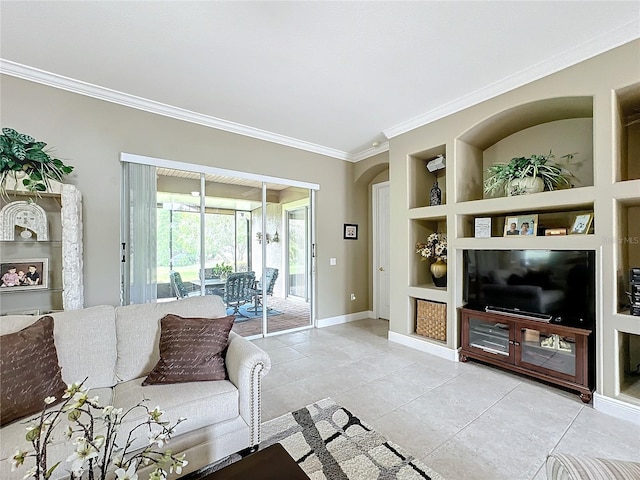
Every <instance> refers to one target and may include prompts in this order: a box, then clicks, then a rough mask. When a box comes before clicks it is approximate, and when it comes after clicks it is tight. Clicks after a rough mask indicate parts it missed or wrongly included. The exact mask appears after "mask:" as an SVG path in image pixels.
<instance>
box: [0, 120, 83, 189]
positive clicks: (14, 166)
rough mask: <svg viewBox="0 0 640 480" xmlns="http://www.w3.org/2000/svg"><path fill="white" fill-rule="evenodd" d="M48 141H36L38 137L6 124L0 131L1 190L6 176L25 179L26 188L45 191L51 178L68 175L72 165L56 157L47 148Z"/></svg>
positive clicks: (58, 179) (4, 186)
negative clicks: (45, 148)
mask: <svg viewBox="0 0 640 480" xmlns="http://www.w3.org/2000/svg"><path fill="white" fill-rule="evenodd" d="M46 145H47V144H46V143H45V142H37V141H36V140H35V138H33V137H30V136H29V135H25V134H24V133H19V132H17V131H15V130H14V129H12V128H3V129H2V135H0V193H1V194H2V195H5V196H6V194H7V192H6V180H7V178H8V177H13V179H14V180H15V181H16V186H17V185H18V181H19V180H20V179H22V184H23V185H24V186H25V187H26V188H27V190H29V191H31V192H35V193H39V192H46V191H47V190H48V189H49V188H50V183H49V182H50V181H51V180H55V181H58V182H61V181H62V180H63V179H64V176H65V175H68V174H70V173H71V172H72V171H73V167H72V166H69V165H65V164H64V163H63V162H62V160H60V159H57V158H53V157H52V156H51V155H49V153H47V152H46V151H45V150H44V147H46Z"/></svg>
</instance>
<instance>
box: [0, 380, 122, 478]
mask: <svg viewBox="0 0 640 480" xmlns="http://www.w3.org/2000/svg"><path fill="white" fill-rule="evenodd" d="M88 395H89V398H93V397H95V396H97V397H98V399H99V402H100V405H110V404H111V402H112V400H113V389H111V388H98V389H93V390H89V393H88ZM59 407H60V405H57V406H55V405H54V406H52V407H50V408H49V411H50V410H55V409H56V408H59ZM31 418H32V417H31V416H28V417H26V418H25V420H24V421H19V422H13V423H12V424H10V425H6V426H3V427H2V436H1V439H2V441H0V478H2V479H3V480H14V479H15V480H22V478H23V477H24V475H25V474H26V473H27V470H29V469H30V468H31V467H32V466H33V465H34V459H33V458H27V459H26V461H25V463H24V465H22V466H21V467H20V468H19V469H17V470H16V471H15V472H12V471H11V459H12V457H13V455H14V454H15V452H16V450H17V449H18V448H19V449H20V450H22V451H26V452H31V451H33V447H32V445H31V443H30V442H28V441H27V439H26V438H25V433H26V430H25V428H26V427H25V422H27V421H28V420H29V419H31ZM97 424H98V425H100V426H101V425H102V423H101V422H97ZM68 425H69V421H68V419H67V416H66V415H62V416H61V417H60V423H59V424H58V425H57V426H56V427H55V430H54V435H53V436H52V438H51V443H50V444H49V446H48V447H47V459H48V460H47V464H48V466H49V467H51V466H53V465H55V464H56V462H59V461H61V462H62V463H61V464H60V465H58V468H56V470H55V472H54V474H53V476H52V478H68V477H69V474H68V472H67V470H70V469H71V464H70V463H69V464H67V463H65V461H66V459H67V458H68V457H69V455H71V454H72V453H73V451H74V449H75V445H73V443H72V441H71V440H67V438H66V437H65V435H64V432H65V431H66V430H67V426H68ZM98 432H100V429H98ZM65 473H66V475H64V474H65Z"/></svg>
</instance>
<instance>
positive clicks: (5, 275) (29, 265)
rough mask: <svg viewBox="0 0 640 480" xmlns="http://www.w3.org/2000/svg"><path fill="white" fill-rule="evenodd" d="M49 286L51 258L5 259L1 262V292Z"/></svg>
mask: <svg viewBox="0 0 640 480" xmlns="http://www.w3.org/2000/svg"><path fill="white" fill-rule="evenodd" d="M43 288H49V259H48V258H29V259H19V260H4V261H3V262H2V263H0V293H7V292H13V291H16V290H37V289H43Z"/></svg>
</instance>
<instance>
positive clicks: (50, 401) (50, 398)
mask: <svg viewBox="0 0 640 480" xmlns="http://www.w3.org/2000/svg"><path fill="white" fill-rule="evenodd" d="M55 401H56V397H47V398H45V399H44V403H46V404H47V405H51V404H52V403H53V402H55Z"/></svg>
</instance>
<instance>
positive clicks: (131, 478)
mask: <svg viewBox="0 0 640 480" xmlns="http://www.w3.org/2000/svg"><path fill="white" fill-rule="evenodd" d="M114 473H115V474H116V478H117V479H118V480H138V474H137V473H136V463H135V462H131V465H129V468H128V469H127V470H126V471H125V470H124V468H118V469H117V470H116V471H115V472H114Z"/></svg>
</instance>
